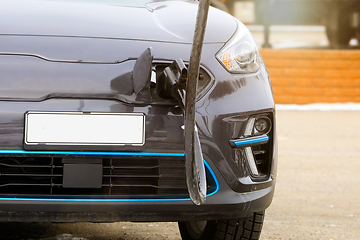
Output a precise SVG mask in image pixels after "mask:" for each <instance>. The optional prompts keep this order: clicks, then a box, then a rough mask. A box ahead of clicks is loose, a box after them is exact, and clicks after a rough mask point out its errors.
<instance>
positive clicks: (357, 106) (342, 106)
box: [276, 103, 360, 111]
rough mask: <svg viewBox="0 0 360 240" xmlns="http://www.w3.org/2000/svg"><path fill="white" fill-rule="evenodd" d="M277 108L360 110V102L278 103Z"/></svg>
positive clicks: (287, 109)
mask: <svg viewBox="0 0 360 240" xmlns="http://www.w3.org/2000/svg"><path fill="white" fill-rule="evenodd" d="M276 109H277V110H285V111H360V103H313V104H305V105H297V104H276Z"/></svg>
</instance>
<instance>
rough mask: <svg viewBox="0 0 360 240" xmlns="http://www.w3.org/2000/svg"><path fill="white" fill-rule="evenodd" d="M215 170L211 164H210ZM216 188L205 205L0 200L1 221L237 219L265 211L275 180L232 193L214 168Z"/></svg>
mask: <svg viewBox="0 0 360 240" xmlns="http://www.w3.org/2000/svg"><path fill="white" fill-rule="evenodd" d="M209 167H211V169H214V165H213V164H211V163H209ZM213 174H214V176H217V177H216V181H217V184H218V189H217V191H216V192H214V193H213V194H210V195H208V197H207V200H206V202H205V204H204V205H201V206H196V205H194V204H193V203H192V202H191V200H190V198H167V199H165V198H163V199H156V198H150V197H149V198H142V199H136V198H127V199H126V198H121V199H120V198H119V199H104V198H99V199H95V198H93V199H79V198H77V199H76V198H68V199H64V198H62V199H59V198H58V199H56V198H47V199H45V198H33V199H30V198H20V197H18V198H6V197H1V198H0V221H2V222H119V221H159V222H161V221H164V222H168V221H195V220H218V219H240V218H246V217H249V216H251V214H252V213H253V212H256V211H261V210H264V209H265V208H267V207H268V206H269V205H270V203H271V201H272V198H273V193H274V181H271V184H270V186H269V187H267V188H264V189H261V190H258V191H252V192H247V193H236V192H234V191H233V190H232V189H231V188H230V187H229V186H228V184H227V183H226V182H225V180H224V179H223V178H222V177H221V175H220V173H219V172H218V170H217V169H214V172H213Z"/></svg>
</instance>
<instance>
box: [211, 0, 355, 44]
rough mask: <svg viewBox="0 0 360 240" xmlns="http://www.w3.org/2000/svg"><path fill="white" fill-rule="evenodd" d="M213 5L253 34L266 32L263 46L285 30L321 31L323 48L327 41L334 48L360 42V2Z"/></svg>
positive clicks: (244, 0) (255, 0)
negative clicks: (238, 21)
mask: <svg viewBox="0 0 360 240" xmlns="http://www.w3.org/2000/svg"><path fill="white" fill-rule="evenodd" d="M212 5H213V6H215V7H217V8H220V9H222V10H224V11H227V12H229V13H231V14H232V15H234V16H235V17H236V18H238V19H239V20H240V21H242V22H243V23H245V24H246V25H248V27H249V29H250V30H251V31H253V32H260V31H263V32H264V34H265V36H264V40H263V47H270V46H271V40H270V37H271V35H274V34H272V33H273V32H284V31H285V32H286V31H287V32H291V31H294V32H299V31H300V32H301V31H304V32H312V33H313V34H315V33H319V32H321V33H322V34H323V35H322V36H321V37H322V38H323V39H322V40H321V41H322V44H321V45H320V46H324V45H326V44H325V42H324V39H325V40H327V43H328V44H327V45H328V46H330V47H331V48H346V47H348V46H349V45H350V46H358V45H359V44H358V43H359V42H360V0H212ZM253 26H257V27H253ZM259 26H262V28H261V27H259ZM299 26H301V27H300V28H299ZM305 26H306V27H307V28H306V27H305ZM281 27H283V28H281ZM282 29H283V30H282ZM268 30H269V32H267V31H268ZM267 34H268V36H266V35H267ZM317 35H318V37H320V35H321V34H317ZM255 36H256V35H255Z"/></svg>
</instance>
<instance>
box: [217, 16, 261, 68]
mask: <svg viewBox="0 0 360 240" xmlns="http://www.w3.org/2000/svg"><path fill="white" fill-rule="evenodd" d="M216 58H217V59H218V60H219V61H220V63H221V64H222V65H223V66H224V67H225V69H227V70H228V71H229V72H231V73H254V72H256V71H257V70H258V69H259V64H260V54H259V52H258V50H257V47H256V43H255V41H254V39H253V37H252V36H251V33H250V32H249V30H248V29H247V28H246V27H245V26H244V25H243V24H242V23H240V22H238V29H237V31H236V33H235V35H234V36H233V37H232V38H231V39H230V40H229V41H228V42H227V43H226V44H225V46H224V47H223V48H221V49H220V51H219V52H218V53H217V54H216Z"/></svg>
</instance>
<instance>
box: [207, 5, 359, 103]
mask: <svg viewBox="0 0 360 240" xmlns="http://www.w3.org/2000/svg"><path fill="white" fill-rule="evenodd" d="M212 5H213V6H215V7H217V8H220V9H222V10H224V11H227V12H229V13H231V14H232V15H234V16H235V17H236V18H238V19H239V20H240V21H242V22H243V23H244V24H245V25H246V26H247V27H248V28H249V30H250V31H251V32H252V34H253V36H254V38H255V41H256V42H257V45H258V47H259V48H260V52H261V54H262V56H263V58H264V60H265V63H266V65H267V68H268V71H269V73H270V77H271V80H272V85H273V92H274V98H275V102H276V103H278V104H309V103H347V102H355V103H360V46H359V42H360V0H212Z"/></svg>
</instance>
